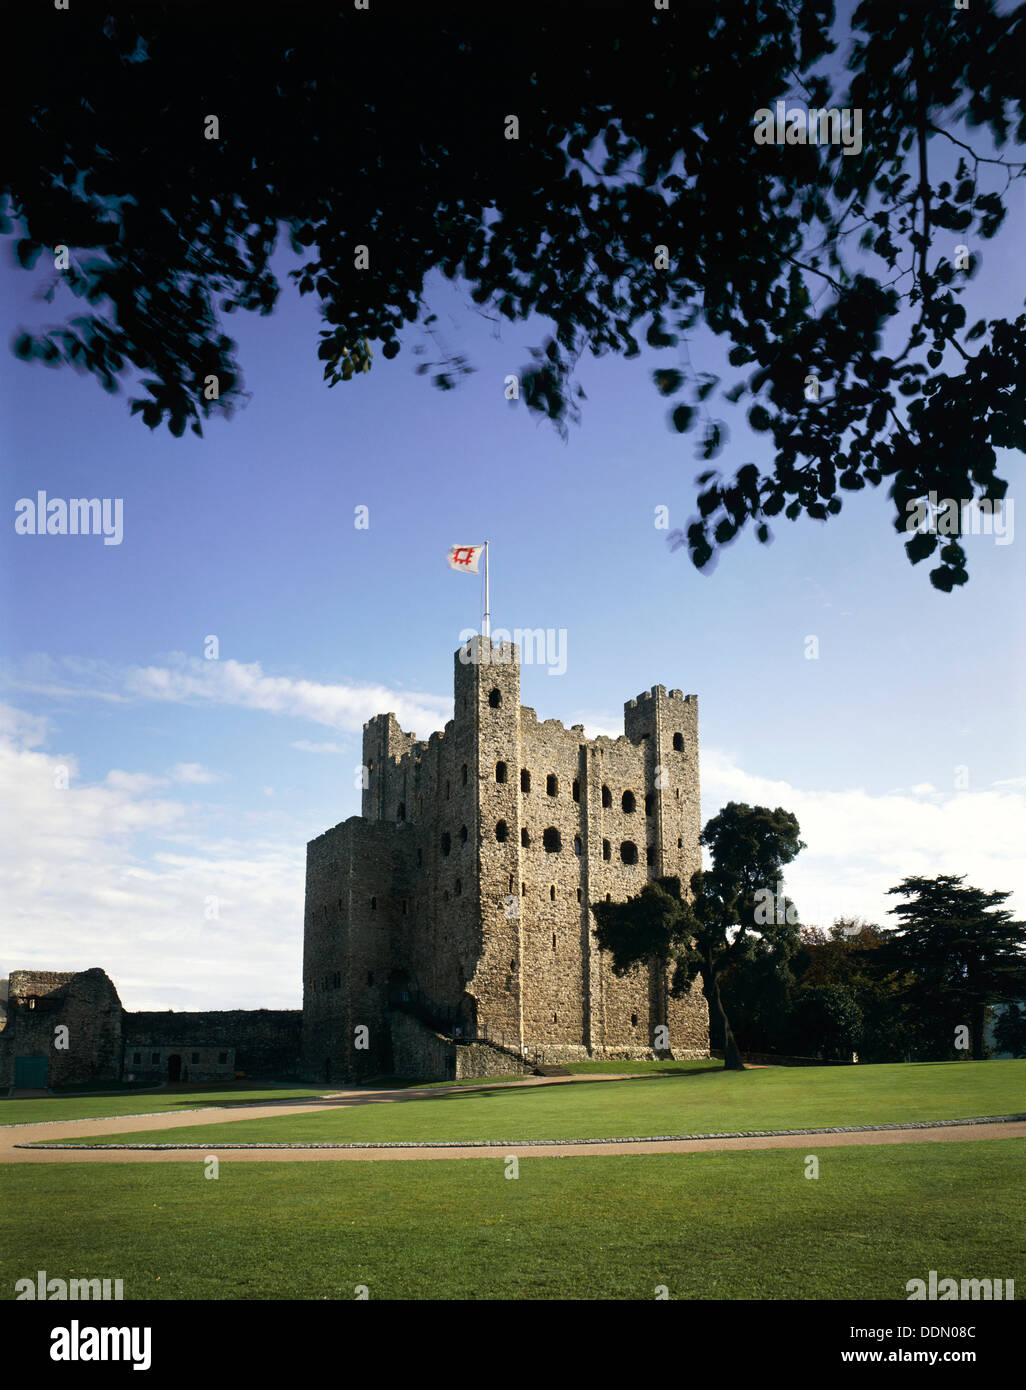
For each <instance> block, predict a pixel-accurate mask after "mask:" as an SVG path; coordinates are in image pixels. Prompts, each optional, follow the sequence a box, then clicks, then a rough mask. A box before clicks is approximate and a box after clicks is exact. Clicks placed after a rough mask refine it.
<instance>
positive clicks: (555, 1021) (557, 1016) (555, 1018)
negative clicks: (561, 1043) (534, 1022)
mask: <svg viewBox="0 0 1026 1390" xmlns="http://www.w3.org/2000/svg"><path fill="white" fill-rule="evenodd" d="M552 1022H553V1023H558V1022H559V1015H558V1014H553V1015H552Z"/></svg>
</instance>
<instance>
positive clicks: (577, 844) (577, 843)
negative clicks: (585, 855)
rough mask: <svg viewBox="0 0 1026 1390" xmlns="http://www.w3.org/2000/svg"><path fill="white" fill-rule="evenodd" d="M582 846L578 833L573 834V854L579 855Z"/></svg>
mask: <svg viewBox="0 0 1026 1390" xmlns="http://www.w3.org/2000/svg"><path fill="white" fill-rule="evenodd" d="M583 848H584V846H583V845H582V844H581V837H580V835H575V836H574V854H577V855H579V854H580V853H581V851H582V850H583Z"/></svg>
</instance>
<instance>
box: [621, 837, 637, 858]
mask: <svg viewBox="0 0 1026 1390" xmlns="http://www.w3.org/2000/svg"><path fill="white" fill-rule="evenodd" d="M620 858H621V859H622V860H623V862H624V863H625V864H636V863H637V862H638V847H637V845H636V844H635V843H634V841H633V840H624V842H623V844H622V845H621V846H620Z"/></svg>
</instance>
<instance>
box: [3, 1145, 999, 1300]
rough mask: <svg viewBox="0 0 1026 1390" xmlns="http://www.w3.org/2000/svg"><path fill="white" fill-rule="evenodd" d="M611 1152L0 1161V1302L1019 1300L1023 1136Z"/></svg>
mask: <svg viewBox="0 0 1026 1390" xmlns="http://www.w3.org/2000/svg"><path fill="white" fill-rule="evenodd" d="M816 1152H817V1151H816V1145H815V1140H814V1139H812V1140H810V1141H809V1145H808V1149H807V1150H806V1149H805V1148H802V1149H793V1150H761V1151H757V1150H752V1151H748V1152H738V1153H711V1154H653V1155H644V1156H641V1155H639V1156H631V1157H619V1156H617V1157H609V1158H606V1157H598V1156H596V1157H593V1158H581V1159H577V1158H562V1159H560V1158H528V1159H522V1160H521V1161H520V1169H519V1177H518V1178H517V1179H516V1180H513V1179H509V1178H507V1177H506V1176H505V1174H506V1163H505V1158H504V1156H502V1155H501V1154H496V1155H495V1156H494V1157H490V1158H482V1159H468V1160H462V1161H460V1160H449V1161H445V1160H443V1161H432V1162H382V1163H339V1162H336V1163H317V1162H314V1163H295V1164H287V1163H278V1162H271V1163H237V1164H233V1163H232V1162H231V1161H230V1160H227V1159H226V1160H224V1161H223V1162H222V1163H221V1166H220V1176H219V1177H218V1179H217V1180H216V1181H215V1180H212V1179H206V1178H205V1177H204V1163H203V1161H202V1159H201V1158H200V1156H199V1155H197V1158H196V1161H195V1162H193V1163H180V1162H175V1163H167V1164H159V1165H157V1164H104V1165H101V1164H81V1165H78V1164H76V1165H74V1166H70V1165H58V1164H38V1165H36V1164H32V1165H29V1164H26V1165H24V1166H18V1165H14V1164H7V1165H4V1166H3V1167H0V1290H2V1294H3V1297H5V1298H8V1299H10V1298H12V1297H13V1296H14V1283H15V1280H17V1279H22V1278H32V1279H33V1280H34V1279H35V1277H36V1273H37V1271H38V1270H41V1269H42V1270H45V1271H46V1272H47V1275H48V1277H50V1278H53V1277H60V1278H68V1277H69V1276H71V1275H74V1276H75V1277H79V1278H112V1279H113V1278H120V1279H123V1280H124V1285H125V1298H126V1299H136V1298H142V1299H206V1298H210V1299H273V1298H306V1299H350V1298H353V1297H354V1296H355V1288H356V1286H357V1285H359V1284H365V1285H367V1287H368V1290H369V1296H370V1297H371V1298H372V1299H471V1300H475V1301H477V1300H482V1299H503V1298H512V1299H600V1298H604V1299H652V1298H654V1297H655V1296H656V1293H655V1291H656V1287H657V1286H658V1285H660V1284H663V1285H666V1286H667V1288H668V1290H669V1297H670V1298H674V1299H705V1298H727V1299H745V1298H753V1299H763V1298H767V1299H840V1298H876V1299H904V1298H905V1297H906V1296H907V1295H906V1290H905V1285H906V1283H907V1282H908V1280H910V1279H914V1278H927V1277H928V1275H929V1271H930V1270H931V1269H935V1270H937V1271H938V1273H939V1275H940V1277H943V1278H947V1277H955V1278H963V1277H964V1278H983V1277H991V1278H1012V1279H1015V1280H1016V1282H1017V1283H1018V1285H1019V1287H1020V1288H1026V1254H1024V1252H1026V1208H1024V1205H1023V1203H1022V1200H1021V1191H1022V1172H1023V1157H1024V1154H1026V1144H1024V1142H1023V1141H1022V1140H1015V1139H995V1140H988V1141H984V1142H966V1143H948V1144H898V1145H894V1146H893V1147H890V1146H888V1147H886V1148H883V1147H881V1148H850V1149H847V1148H839V1149H823V1150H821V1151H820V1153H819V1155H818V1156H819V1162H820V1167H819V1177H818V1178H817V1179H808V1178H806V1177H805V1176H804V1174H805V1168H806V1164H805V1158H806V1153H811V1154H815V1153H816Z"/></svg>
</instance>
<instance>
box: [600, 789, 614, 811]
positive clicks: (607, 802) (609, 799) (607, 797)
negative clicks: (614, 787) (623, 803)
mask: <svg viewBox="0 0 1026 1390" xmlns="http://www.w3.org/2000/svg"><path fill="white" fill-rule="evenodd" d="M612 804H613V793H612V792H611V791H610V790H609V788H608V787H603V788H602V805H603V806H612Z"/></svg>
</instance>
